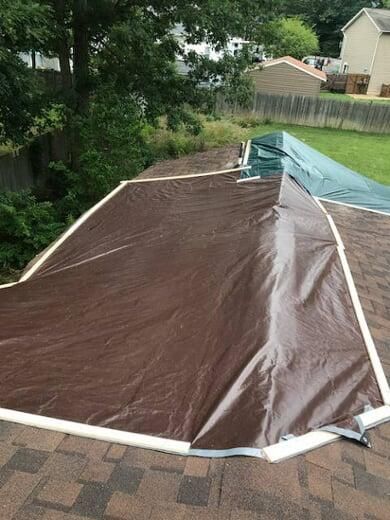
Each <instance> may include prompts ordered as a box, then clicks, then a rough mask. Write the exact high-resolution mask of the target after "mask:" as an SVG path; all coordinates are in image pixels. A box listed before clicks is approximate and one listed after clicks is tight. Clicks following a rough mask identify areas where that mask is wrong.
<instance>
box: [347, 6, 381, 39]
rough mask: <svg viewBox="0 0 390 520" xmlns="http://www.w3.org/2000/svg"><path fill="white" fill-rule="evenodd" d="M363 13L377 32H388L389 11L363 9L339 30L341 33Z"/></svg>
mask: <svg viewBox="0 0 390 520" xmlns="http://www.w3.org/2000/svg"><path fill="white" fill-rule="evenodd" d="M363 13H365V14H366V15H367V16H368V17H369V19H370V20H371V21H372V23H373V24H374V25H375V27H376V28H377V30H378V31H379V32H386V33H387V32H390V9H373V8H367V7H365V8H363V9H361V10H360V11H359V12H358V13H356V14H355V16H354V17H353V18H351V20H349V22H348V23H347V24H346V25H344V27H343V28H342V29H341V30H342V31H343V32H344V31H345V30H346V29H348V27H350V26H351V25H352V24H353V23H354V22H355V20H357V19H358V18H359V17H360V16H361V15H362V14H363Z"/></svg>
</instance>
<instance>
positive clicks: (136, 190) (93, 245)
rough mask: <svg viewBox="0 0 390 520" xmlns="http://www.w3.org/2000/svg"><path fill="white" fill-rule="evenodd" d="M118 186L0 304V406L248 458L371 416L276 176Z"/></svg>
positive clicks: (317, 261)
mask: <svg viewBox="0 0 390 520" xmlns="http://www.w3.org/2000/svg"><path fill="white" fill-rule="evenodd" d="M236 181H237V176H236V175H234V174H221V175H214V176H205V177H194V178H185V179H176V180H167V181H155V182H145V183H128V184H126V185H125V186H124V187H123V188H122V189H121V190H120V191H119V192H117V194H116V195H115V196H113V197H112V198H111V199H109V200H108V201H107V202H106V203H105V204H104V205H103V206H101V207H100V208H99V209H98V210H97V211H96V212H95V213H93V214H92V215H91V216H90V217H89V218H88V219H87V220H86V221H85V222H84V223H82V224H81V225H80V227H79V228H78V229H77V230H75V231H74V233H73V234H71V235H70V236H69V237H68V238H67V239H66V240H65V241H64V242H63V244H61V245H60V246H59V247H58V248H57V249H56V250H55V251H54V252H53V253H52V254H51V255H50V256H49V257H48V259H47V260H46V261H45V262H44V263H43V264H42V265H41V266H40V267H39V268H38V269H37V270H36V271H35V273H34V274H33V275H32V276H31V277H30V278H29V279H27V280H26V281H25V282H22V283H19V284H16V285H14V286H12V287H8V288H3V289H1V290H0V353H1V359H2V363H1V364H0V406H1V407H5V408H10V409H14V410H19V411H24V412H29V413H33V414H39V415H44V416H48V417H55V418H60V419H66V420H71V421H76V422H81V423H88V424H92V425H97V426H107V427H110V428H115V429H118V430H124V431H128V432H135V433H142V434H149V435H154V436H161V437H164V438H170V439H176V440H181V441H187V442H190V443H191V445H192V447H193V448H196V449H210V450H212V449H215V450H218V449H221V450H223V449H230V448H240V447H253V448H262V447H265V446H267V445H270V444H274V443H276V442H278V441H279V440H280V438H281V437H282V436H285V435H301V434H304V433H306V432H308V431H311V430H313V429H316V428H320V427H322V426H326V425H330V424H337V423H338V422H339V423H340V424H341V423H342V424H344V423H345V422H346V421H348V420H350V418H351V417H353V416H355V415H356V414H358V413H360V412H362V411H363V409H364V407H365V406H367V405H371V406H373V407H376V406H380V405H381V404H382V400H381V397H380V394H379V389H378V385H377V383H376V379H375V376H374V373H373V370H372V367H371V364H370V362H369V359H368V354H367V351H366V347H365V344H364V341H363V338H362V335H361V332H360V329H359V325H358V323H357V320H356V317H355V313H354V309H353V306H352V302H351V299H350V296H349V293H348V290H347V285H346V281H345V277H344V274H343V269H342V266H341V263H340V260H339V257H338V253H337V246H336V243H335V240H334V237H333V235H332V232H331V230H330V228H329V226H328V223H327V220H326V218H325V216H324V214H323V213H322V212H321V210H320V208H319V207H318V206H317V205H316V203H315V202H314V201H313V199H312V198H311V197H310V195H309V194H308V193H306V192H305V191H304V190H303V189H302V188H301V187H300V186H299V185H298V184H297V183H296V182H295V181H294V180H293V179H291V178H290V177H288V176H276V177H270V178H267V179H262V180H260V181H249V182H245V183H237V182H236Z"/></svg>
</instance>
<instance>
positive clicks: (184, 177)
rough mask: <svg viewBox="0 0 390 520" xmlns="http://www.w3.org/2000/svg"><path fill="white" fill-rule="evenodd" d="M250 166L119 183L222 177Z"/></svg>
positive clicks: (247, 168) (129, 182) (136, 179)
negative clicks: (224, 174) (211, 176)
mask: <svg viewBox="0 0 390 520" xmlns="http://www.w3.org/2000/svg"><path fill="white" fill-rule="evenodd" d="M251 168H252V166H245V165H242V166H239V167H238V168H230V169H228V170H218V171H214V172H207V173H191V174H188V175H172V176H171V177H147V178H145V179H138V178H135V179H130V180H128V181H121V184H137V183H140V182H156V181H172V180H180V179H192V178H194V177H207V176H208V175H222V174H223V173H236V172H241V171H243V170H250V169H251Z"/></svg>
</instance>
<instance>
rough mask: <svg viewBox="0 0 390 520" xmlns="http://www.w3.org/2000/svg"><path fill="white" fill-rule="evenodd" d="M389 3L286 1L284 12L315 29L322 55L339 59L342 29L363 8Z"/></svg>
mask: <svg viewBox="0 0 390 520" xmlns="http://www.w3.org/2000/svg"><path fill="white" fill-rule="evenodd" d="M387 3H388V0H379V1H370V0H285V6H284V10H285V12H286V14H288V15H291V16H299V17H300V18H302V19H303V20H304V21H305V22H306V23H308V24H309V25H311V26H312V27H314V29H315V31H316V33H317V34H318V37H319V43H320V52H321V54H322V55H324V56H333V57H338V56H339V55H340V44H341V40H342V33H341V29H342V27H344V25H345V24H346V23H347V22H348V21H349V20H350V19H351V18H352V17H353V16H355V14H356V13H358V12H359V11H360V9H362V8H363V7H386V4H387Z"/></svg>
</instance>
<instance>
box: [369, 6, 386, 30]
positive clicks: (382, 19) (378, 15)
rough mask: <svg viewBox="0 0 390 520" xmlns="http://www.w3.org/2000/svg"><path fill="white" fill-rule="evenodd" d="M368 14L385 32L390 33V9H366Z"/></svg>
mask: <svg viewBox="0 0 390 520" xmlns="http://www.w3.org/2000/svg"><path fill="white" fill-rule="evenodd" d="M366 11H367V14H368V15H369V16H370V17H371V18H372V19H373V20H374V22H375V24H376V25H377V26H378V27H379V29H380V30H381V31H383V32H390V9H371V8H368V9H366Z"/></svg>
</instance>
